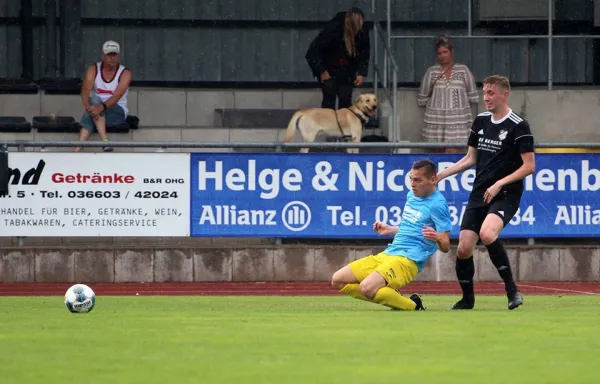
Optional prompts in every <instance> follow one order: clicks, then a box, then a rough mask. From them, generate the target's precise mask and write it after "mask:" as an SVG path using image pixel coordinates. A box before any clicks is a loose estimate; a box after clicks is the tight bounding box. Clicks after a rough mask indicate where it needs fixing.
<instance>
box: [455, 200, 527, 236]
mask: <svg viewBox="0 0 600 384" xmlns="http://www.w3.org/2000/svg"><path fill="white" fill-rule="evenodd" d="M477 200H478V199H477ZM477 200H471V199H469V202H468V203H467V208H466V209H465V213H464V215H463V219H462V222H461V224H460V230H461V231H462V230H465V229H466V230H470V231H473V232H475V233H477V234H478V233H479V231H480V230H481V225H482V224H483V221H484V220H485V218H486V217H487V215H488V214H490V213H493V214H495V215H498V216H499V217H500V218H501V219H502V221H503V222H504V226H505V227H506V225H507V224H508V223H509V222H510V221H511V220H512V218H513V216H514V215H515V213H517V211H518V210H519V204H520V203H521V194H514V193H507V192H505V191H501V192H500V193H499V194H498V196H496V198H495V199H494V200H492V203H491V204H489V205H488V204H485V203H484V202H483V201H477Z"/></svg>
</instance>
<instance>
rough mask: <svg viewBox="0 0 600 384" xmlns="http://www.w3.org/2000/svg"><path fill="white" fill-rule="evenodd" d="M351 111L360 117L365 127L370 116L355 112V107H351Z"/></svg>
mask: <svg viewBox="0 0 600 384" xmlns="http://www.w3.org/2000/svg"><path fill="white" fill-rule="evenodd" d="M350 111H351V112H352V113H354V115H355V116H356V117H358V120H360V122H361V123H362V125H363V127H364V126H365V125H367V123H368V122H369V118H368V117H367V118H366V119H365V117H366V116H364V115H361V114H359V113H357V112H355V111H354V110H353V109H351V110H350ZM361 112H362V111H361ZM363 113H364V112H363Z"/></svg>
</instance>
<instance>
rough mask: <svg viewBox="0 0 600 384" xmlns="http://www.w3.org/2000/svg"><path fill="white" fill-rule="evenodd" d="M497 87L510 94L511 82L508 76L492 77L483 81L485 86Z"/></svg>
mask: <svg viewBox="0 0 600 384" xmlns="http://www.w3.org/2000/svg"><path fill="white" fill-rule="evenodd" d="M486 84H489V85H496V87H501V88H502V89H504V90H506V91H509V92H510V81H508V78H507V77H506V76H500V75H492V76H488V77H486V78H485V79H483V85H486Z"/></svg>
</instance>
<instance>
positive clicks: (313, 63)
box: [306, 7, 370, 109]
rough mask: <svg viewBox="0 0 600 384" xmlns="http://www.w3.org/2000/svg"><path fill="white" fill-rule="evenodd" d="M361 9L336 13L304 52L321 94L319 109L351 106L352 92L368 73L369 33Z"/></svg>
mask: <svg viewBox="0 0 600 384" xmlns="http://www.w3.org/2000/svg"><path fill="white" fill-rule="evenodd" d="M364 20H365V15H364V13H363V11H362V10H360V8H356V7H354V8H351V9H350V10H349V11H347V12H339V13H337V14H336V15H335V17H334V18H333V19H331V20H330V21H329V23H328V24H327V25H326V26H325V27H324V28H323V30H321V32H319V34H318V35H317V37H315V39H314V40H313V41H312V43H311V44H310V47H309V48H308V51H307V52H306V60H307V61H308V65H309V66H310V68H311V70H312V72H313V75H314V76H315V77H316V78H317V81H318V82H319V84H320V85H321V90H322V92H323V101H322V102H321V107H322V108H331V109H335V102H336V98H339V101H338V108H348V107H350V106H351V105H352V90H353V89H354V87H355V86H360V85H362V84H363V83H364V81H365V77H366V76H367V73H368V69H369V56H370V41H369V33H368V31H367V30H366V29H363V24H364Z"/></svg>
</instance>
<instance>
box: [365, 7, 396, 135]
mask: <svg viewBox="0 0 600 384" xmlns="http://www.w3.org/2000/svg"><path fill="white" fill-rule="evenodd" d="M376 2H377V0H371V18H372V19H373V88H374V93H375V94H376V95H378V88H379V80H380V78H381V80H382V81H381V85H382V88H383V93H384V95H385V97H386V98H387V100H388V102H389V103H390V104H391V106H392V126H391V127H389V128H390V129H389V136H390V137H389V140H390V141H391V142H393V143H396V142H398V141H399V140H400V127H398V65H397V64H396V60H395V59H394V54H393V52H392V46H391V40H390V36H389V32H390V22H391V21H390V16H389V7H388V12H387V14H388V15H387V19H388V21H387V22H388V26H387V28H388V32H387V33H386V32H385V31H384V30H383V28H382V27H381V25H380V23H381V21H380V19H379V16H378V15H377V8H376ZM380 40H381V41H380ZM379 44H383V69H381V68H380V67H379Z"/></svg>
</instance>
